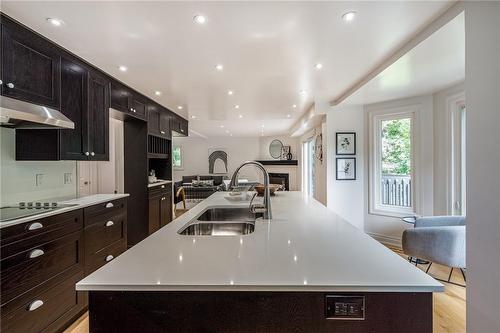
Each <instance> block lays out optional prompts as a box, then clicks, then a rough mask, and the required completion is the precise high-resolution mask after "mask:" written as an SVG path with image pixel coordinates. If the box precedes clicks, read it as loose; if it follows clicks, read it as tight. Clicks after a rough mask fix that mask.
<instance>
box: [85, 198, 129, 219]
mask: <svg viewBox="0 0 500 333" xmlns="http://www.w3.org/2000/svg"><path fill="white" fill-rule="evenodd" d="M126 211H127V199H126V198H123V199H117V200H110V201H106V202H103V203H100V204H97V205H94V206H91V207H87V208H84V211H83V214H84V216H85V226H88V225H91V224H93V223H96V222H99V221H101V220H102V219H105V218H113V217H114V216H118V215H120V214H122V213H123V212H126Z"/></svg>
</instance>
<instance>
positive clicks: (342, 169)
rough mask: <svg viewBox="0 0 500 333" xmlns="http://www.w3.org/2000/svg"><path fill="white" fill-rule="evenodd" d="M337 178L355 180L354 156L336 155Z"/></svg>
mask: <svg viewBox="0 0 500 333" xmlns="http://www.w3.org/2000/svg"><path fill="white" fill-rule="evenodd" d="M336 161H337V174H336V177H335V179H337V180H356V158H355V157H337V158H336Z"/></svg>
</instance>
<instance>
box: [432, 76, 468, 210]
mask: <svg viewBox="0 0 500 333" xmlns="http://www.w3.org/2000/svg"><path fill="white" fill-rule="evenodd" d="M464 92H465V83H464V82H461V83H459V84H456V85H454V86H452V87H450V88H447V89H444V90H441V91H438V92H436V93H435V94H434V95H433V100H434V215H446V214H448V213H449V212H448V196H449V191H448V189H449V188H450V185H449V180H450V177H451V175H450V172H449V170H450V168H449V159H450V158H451V156H450V153H451V151H450V141H449V140H450V133H449V132H448V126H449V121H450V119H451V115H450V113H449V112H450V110H448V105H447V104H448V100H449V98H451V97H453V96H456V95H457V94H460V93H464Z"/></svg>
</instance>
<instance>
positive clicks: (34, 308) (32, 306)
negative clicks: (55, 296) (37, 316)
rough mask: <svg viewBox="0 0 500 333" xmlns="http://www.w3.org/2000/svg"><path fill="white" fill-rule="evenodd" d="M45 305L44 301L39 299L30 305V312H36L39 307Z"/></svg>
mask: <svg viewBox="0 0 500 333" xmlns="http://www.w3.org/2000/svg"><path fill="white" fill-rule="evenodd" d="M42 305H43V301H42V300H41V299H37V300H36V301H33V302H31V303H30V305H28V311H35V310H36V309H38V308H39V307H41V306H42Z"/></svg>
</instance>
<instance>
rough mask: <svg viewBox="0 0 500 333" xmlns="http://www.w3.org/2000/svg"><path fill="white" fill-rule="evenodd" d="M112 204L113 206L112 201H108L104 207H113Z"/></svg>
mask: <svg viewBox="0 0 500 333" xmlns="http://www.w3.org/2000/svg"><path fill="white" fill-rule="evenodd" d="M114 206H115V205H113V203H112V202H108V203H107V204H106V208H113V207H114Z"/></svg>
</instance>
